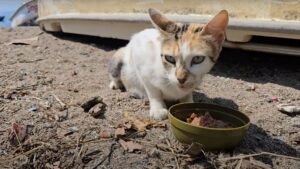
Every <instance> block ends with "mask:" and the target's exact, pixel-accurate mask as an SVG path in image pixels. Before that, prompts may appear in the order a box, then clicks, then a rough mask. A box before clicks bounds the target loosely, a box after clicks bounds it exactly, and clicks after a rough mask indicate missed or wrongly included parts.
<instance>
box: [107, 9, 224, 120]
mask: <svg viewBox="0 0 300 169" xmlns="http://www.w3.org/2000/svg"><path fill="white" fill-rule="evenodd" d="M149 15H150V18H151V22H152V24H153V26H154V27H155V29H145V30H143V31H141V32H139V33H137V34H135V35H133V36H132V38H131V40H130V42H129V43H128V44H127V46H125V47H123V48H120V49H119V50H118V51H117V52H116V53H115V54H114V56H113V57H112V59H111V61H110V63H109V70H108V71H109V77H110V80H111V82H110V85H109V87H110V88H111V89H122V88H125V89H126V90H127V91H129V92H130V93H132V94H133V96H135V97H136V98H143V97H148V99H149V102H150V117H152V118H154V119H156V120H163V119H165V118H167V112H168V111H167V109H166V105H165V102H164V101H180V102H193V96H192V93H193V90H194V89H195V88H196V87H197V86H198V85H199V84H200V82H201V79H202V77H203V76H204V75H205V74H206V73H208V72H209V71H210V69H211V68H212V67H213V66H214V64H215V63H216V61H217V59H218V57H219V54H220V51H221V49H222V43H223V41H224V39H225V31H226V28H227V24H228V20H229V18H228V13H227V11H226V10H222V11H220V12H219V13H218V14H217V15H216V16H215V17H214V18H213V19H212V20H210V21H209V22H208V24H206V25H202V24H196V23H191V24H185V23H176V22H173V21H171V20H169V19H167V18H166V17H165V16H164V15H163V14H161V13H160V12H159V11H157V10H154V9H149Z"/></svg>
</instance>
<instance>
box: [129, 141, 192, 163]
mask: <svg viewBox="0 0 300 169" xmlns="http://www.w3.org/2000/svg"><path fill="white" fill-rule="evenodd" d="M127 140H129V141H136V142H139V143H143V144H147V145H148V146H151V147H155V148H158V149H159V150H161V151H162V152H164V153H168V154H173V153H172V148H170V147H169V146H168V145H166V144H155V143H152V142H149V141H143V140H134V139H130V138H129V139H127ZM173 155H174V154H173ZM175 155H176V156H177V157H184V158H189V157H191V156H190V155H187V154H177V153H176V154H175Z"/></svg>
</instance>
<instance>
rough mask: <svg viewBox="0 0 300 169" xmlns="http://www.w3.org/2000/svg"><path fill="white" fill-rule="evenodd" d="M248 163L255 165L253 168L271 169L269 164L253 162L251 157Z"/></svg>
mask: <svg viewBox="0 0 300 169" xmlns="http://www.w3.org/2000/svg"><path fill="white" fill-rule="evenodd" d="M250 163H251V164H253V165H255V166H258V167H261V168H264V169H271V168H272V167H271V166H270V165H269V164H265V163H263V162H261V161H258V160H255V159H254V158H253V157H250Z"/></svg>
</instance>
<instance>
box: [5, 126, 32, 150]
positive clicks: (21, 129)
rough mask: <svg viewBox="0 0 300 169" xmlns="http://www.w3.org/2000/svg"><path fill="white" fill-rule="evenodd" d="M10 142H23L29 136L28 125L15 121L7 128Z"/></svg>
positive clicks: (14, 143)
mask: <svg viewBox="0 0 300 169" xmlns="http://www.w3.org/2000/svg"><path fill="white" fill-rule="evenodd" d="M7 131H8V139H9V142H10V143H11V144H13V145H17V144H19V142H23V141H24V139H25V137H26V136H27V127H26V126H24V125H21V124H17V123H13V124H12V126H11V128H9V129H7Z"/></svg>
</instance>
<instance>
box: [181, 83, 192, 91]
mask: <svg viewBox="0 0 300 169" xmlns="http://www.w3.org/2000/svg"><path fill="white" fill-rule="evenodd" d="M193 86H194V85H193V84H192V83H187V84H178V88H179V89H181V90H190V89H192V88H193Z"/></svg>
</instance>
